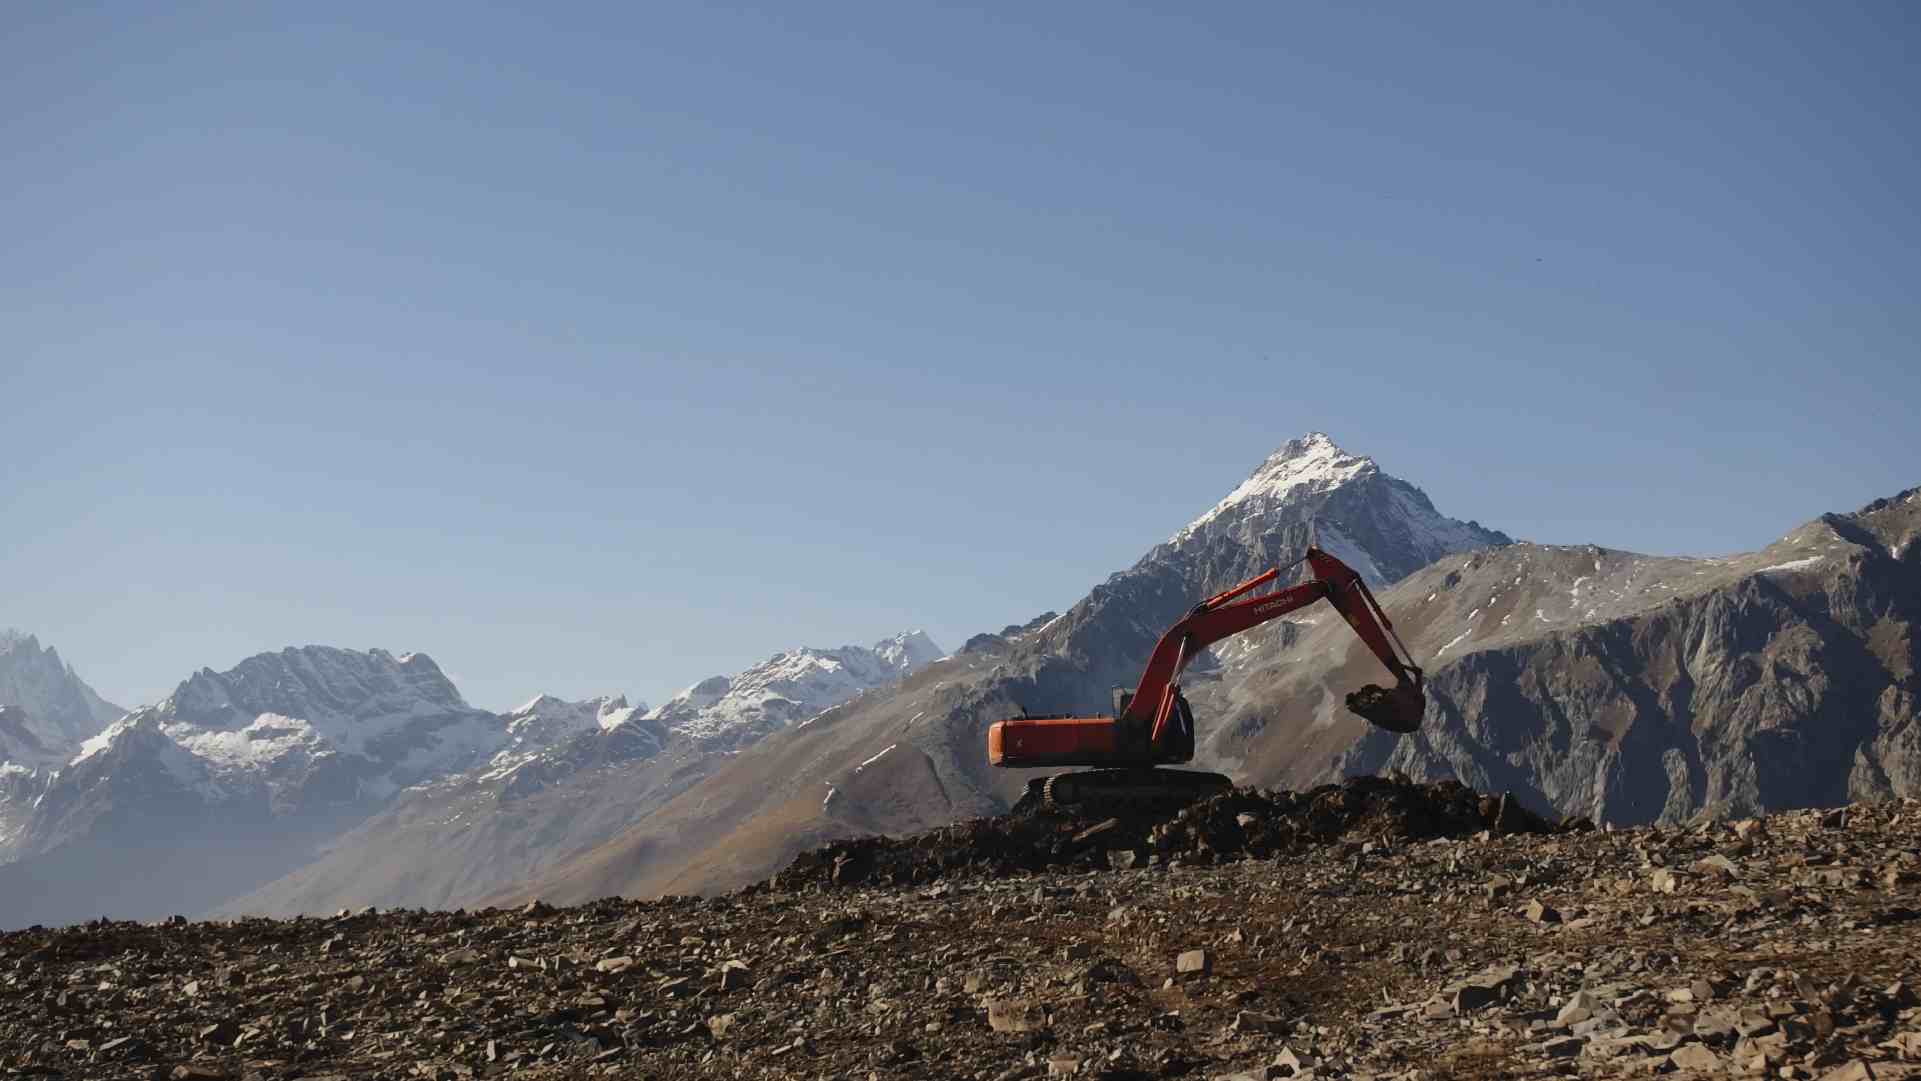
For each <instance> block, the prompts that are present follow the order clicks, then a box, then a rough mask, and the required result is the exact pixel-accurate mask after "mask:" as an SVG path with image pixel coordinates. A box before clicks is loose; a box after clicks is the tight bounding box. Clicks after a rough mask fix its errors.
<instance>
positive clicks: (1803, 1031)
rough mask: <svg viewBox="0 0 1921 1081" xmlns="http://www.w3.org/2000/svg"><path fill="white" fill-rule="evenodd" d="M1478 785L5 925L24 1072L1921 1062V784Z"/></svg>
mask: <svg viewBox="0 0 1921 1081" xmlns="http://www.w3.org/2000/svg"><path fill="white" fill-rule="evenodd" d="M1583 825H1584V824H1582V823H1574V824H1568V825H1565V826H1561V827H1553V828H1550V827H1549V826H1548V825H1547V824H1546V823H1544V822H1541V821H1540V820H1539V819H1536V818H1534V817H1533V816H1532V815H1528V814H1527V813H1526V812H1524V811H1523V810H1521V808H1520V807H1519V806H1518V805H1517V804H1516V803H1515V802H1514V801H1511V800H1508V801H1503V800H1497V799H1482V798H1481V797H1479V796H1477V795H1476V794H1474V793H1472V792H1469V791H1467V790H1466V789H1462V788H1460V787H1459V786H1458V785H1437V786H1418V785H1413V784H1408V783H1406V782H1402V781H1378V780H1362V781H1354V782H1349V783H1348V784H1345V785H1342V786H1338V787H1330V788H1328V789H1323V790H1317V791H1315V792H1312V793H1304V794H1299V795H1293V794H1266V793H1250V792H1240V791H1237V792H1233V793H1228V794H1225V795H1222V796H1219V797H1216V798H1215V799H1213V800H1210V801H1208V802H1207V803H1205V804H1202V805H1197V806H1196V807H1192V808H1189V809H1187V810H1186V811H1183V812H1181V813H1180V814H1179V815H1177V816H1174V817H1172V818H1170V819H1167V820H1164V821H1163V820H1154V819H1153V818H1152V816H1147V817H1140V816H1136V817H1132V818H1115V819H1101V820H1099V821H1092V820H1087V819H1074V818H1068V817H1064V816H1058V815H1050V814H1047V813H1045V812H1029V813H1023V814H1017V815H1010V816H1008V817H1007V818H1004V819H996V820H988V821H984V822H980V823H972V824H967V825H963V826H956V827H950V828H949V829H945V830H940V831H936V832H935V833H932V834H928V835H925V836H923V837H920V838H913V839H908V840H905V841H868V842H854V843H851V844H843V845H837V846H834V847H832V848H829V849H826V850H823V851H822V852H820V853H815V854H812V855H810V856H808V857H803V858H802V859H801V860H800V861H797V863H796V864H795V866H794V867H792V868H790V869H788V870H787V871H786V872H784V873H783V874H782V875H780V876H778V877H777V878H776V880H775V881H774V882H773V883H772V884H769V885H767V886H763V887H757V888H755V889H752V890H749V891H746V892H743V893H740V894H736V895H733V896H729V897H722V898H714V899H707V900H700V899H693V898H668V899H663V900H656V901H643V902H632V901H622V900H613V899H609V900H604V901H599V902H595V903H592V904H587V905H581V906H577V907H572V908H563V909H556V908H550V907H547V906H543V905H539V904H535V905H532V906H529V907H528V908H526V909H523V910H513V911H492V910H490V911H486V912H479V913H462V912H453V913H445V912H419V911H396V912H381V913H373V912H363V913H355V914H342V915H340V916H338V917H335V918H328V919H298V920H291V921H274V920H262V919H247V920H238V921H231V922H213V923H190V922H187V921H184V920H177V919H176V920H172V921H167V922H165V923H162V924H134V923H95V924H89V925H83V926H77V927H71V928H66V929H61V930H45V929H32V930H26V931H18V932H11V933H7V934H4V935H0V1074H6V1075H14V1074H17V1075H40V1076H49V1077H142V1078H145V1077H159V1078H220V1077H225V1078H234V1079H240V1078H246V1077H259V1078H263V1079H283V1078H297V1077H309V1078H321V1077H342V1078H345V1077H353V1078H360V1077H382V1078H386V1077H393V1078H407V1077H415V1078H432V1079H449V1078H467V1077H494V1076H501V1075H509V1074H511V1075H513V1076H515V1077H524V1078H560V1077H634V1078H643V1077H658V1078H680V1077H715V1078H730V1079H735V1078H739V1079H745V1078H763V1077H765V1078H786V1077H797V1078H868V1077H872V1078H946V1077H955V1078H973V1079H1000V1078H1006V1079H1012V1078H1028V1077H1044V1076H1072V1077H1082V1078H1106V1079H1109V1081H1119V1079H1125V1078H1163V1077H1191V1078H1197V1079H1213V1078H1230V1077H1231V1078H1270V1077H1316V1078H1365V1077H1373V1078H1383V1079H1385V1078H1405V1079H1408V1081H1415V1079H1428V1081H1443V1079H1448V1078H1477V1077H1546V1076H1550V1075H1577V1076H1597V1077H1614V1076H1639V1075H1642V1074H1671V1075H1674V1076H1677V1077H1716V1078H1720V1077H1743V1076H1750V1077H1764V1076H1765V1077H1775V1078H1845V1079H1860V1078H1870V1077H1871V1078H1881V1079H1890V1078H1909V1077H1921V1005H1918V1004H1917V999H1916V996H1915V992H1914V990H1913V989H1914V988H1915V987H1916V986H1917V985H1921V802H1917V801H1912V800H1910V801H1905V802H1902V801H1894V802H1887V803H1879V804H1873V805H1858V806H1854V807H1849V808H1845V809H1835V810H1823V811H1807V812H1796V813H1790V814H1784V815H1778V816H1774V817H1770V818H1767V819H1757V820H1746V821H1740V822H1731V823H1715V824H1704V825H1701V826H1698V827H1692V828H1688V829H1672V830H1652V829H1649V830H1632V831H1621V832H1609V831H1596V830H1591V829H1583V828H1581V827H1582V826H1583Z"/></svg>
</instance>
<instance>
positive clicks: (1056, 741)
mask: <svg viewBox="0 0 1921 1081" xmlns="http://www.w3.org/2000/svg"><path fill="white" fill-rule="evenodd" d="M1304 561H1305V562H1306V563H1307V565H1308V567H1309V569H1310V571H1311V572H1312V575H1311V577H1310V578H1309V579H1308V580H1307V581H1305V582H1302V583H1301V584H1299V585H1295V586H1290V587H1288V588H1285V589H1280V590H1276V591H1274V592H1272V593H1266V594H1262V595H1259V596H1252V595H1251V594H1253V593H1254V591H1255V590H1257V589H1259V588H1260V587H1262V586H1264V585H1267V584H1268V583H1270V582H1272V581H1274V580H1275V579H1277V578H1279V577H1280V576H1281V572H1282V570H1284V569H1285V568H1276V569H1274V570H1270V571H1268V572H1266V573H1265V574H1261V575H1258V576H1256V577H1254V578H1251V579H1249V580H1248V581H1245V582H1242V583H1241V584H1240V585H1238V586H1235V587H1234V588H1233V589H1229V590H1226V591H1225V592H1222V593H1218V594H1215V595H1214V596H1212V597H1209V598H1208V599H1207V600H1205V601H1202V602H1201V603H1200V604H1198V605H1196V606H1195V607H1194V609H1193V610H1192V611H1190V612H1189V613H1188V614H1187V615H1186V616H1184V617H1183V618H1182V619H1181V620H1180V621H1179V622H1177V623H1175V624H1174V625H1173V626H1172V627H1169V628H1168V629H1167V633H1165V634H1163V635H1161V639H1160V641H1159V642H1158V643H1156V644H1155V646H1154V652H1153V654H1152V655H1151V656H1149V658H1148V660H1147V667H1146V669H1145V670H1143V671H1142V672H1141V679H1140V683H1139V684H1138V685H1137V686H1136V687H1135V689H1134V693H1133V694H1132V695H1129V696H1125V697H1124V698H1122V700H1121V701H1119V702H1117V703H1116V704H1115V711H1114V712H1115V715H1114V716H1111V717H1106V716H1101V717H1087V716H1067V715H1062V716H1047V717H1030V716H1027V715H1025V714H1023V715H1021V716H1019V717H1010V718H1008V719H1006V720H1001V721H995V722H994V723H993V724H991V725H989V726H988V730H987V758H988V761H989V762H991V763H993V764H994V765H996V766H1018V767H1026V766H1099V767H1118V768H1120V769H1121V770H1140V769H1147V768H1149V767H1153V766H1157V765H1161V764H1166V763H1170V762H1185V761H1187V760H1189V759H1191V758H1192V757H1193V756H1194V739H1193V735H1194V732H1193V726H1192V723H1191V722H1192V715H1191V714H1190V713H1189V712H1188V709H1187V702H1186V700H1185V699H1184V698H1182V697H1181V689H1180V677H1181V671H1182V669H1184V668H1186V667H1187V664H1188V662H1189V661H1191V660H1193V659H1194V655H1195V654H1197V653H1199V652H1200V651H1201V650H1203V649H1206V648H1207V647H1208V646H1210V645H1213V644H1214V643H1215V642H1218V641H1220V640H1221V639H1223V638H1227V637H1229V636H1231V635H1236V634H1239V633H1241V632H1242V631H1246V630H1249V629H1251V628H1254V627H1258V626H1260V625H1261V624H1263V623H1266V622H1267V621H1269V620H1271V619H1279V618H1280V617H1281V616H1284V615H1287V614H1288V613H1289V612H1295V611H1299V610H1300V609H1302V608H1305V607H1307V606H1308V605H1310V604H1313V603H1314V602H1316V601H1326V602H1328V604H1330V605H1331V606H1333V608H1334V610H1335V611H1337V612H1339V613H1340V614H1341V618H1342V619H1343V620H1346V621H1347V625H1348V626H1349V627H1352V628H1353V629H1354V633H1355V634H1358V635H1360V637H1361V641H1362V642H1365V643H1366V644H1367V648H1368V649H1369V650H1370V651H1372V652H1373V654H1374V656H1375V657H1377V658H1379V660H1380V662H1381V665H1382V666H1383V667H1385V668H1386V669H1387V670H1388V674H1390V675H1392V676H1393V677H1394V686H1393V687H1391V688H1383V687H1378V686H1374V685H1372V684H1369V685H1368V686H1365V687H1362V688H1361V689H1360V690H1358V691H1356V692H1354V693H1353V694H1350V695H1348V696H1347V708H1349V709H1351V710H1353V711H1354V712H1355V713H1358V714H1360V715H1361V716H1362V717H1365V718H1366V719H1367V720H1368V721H1369V722H1370V723H1372V724H1374V725H1376V726H1378V727H1381V728H1385V729H1388V730H1389V731H1393V732H1412V731H1414V730H1415V729H1417V728H1419V727H1420V724H1421V714H1422V712H1423V711H1424V710H1425V709H1426V707H1427V697H1426V695H1425V693H1424V692H1423V690H1422V686H1421V670H1420V669H1419V668H1417V667H1415V665H1414V664H1413V662H1412V659H1411V658H1410V657H1409V656H1408V652H1407V647H1406V646H1404V645H1402V644H1401V640H1400V639H1399V638H1398V637H1396V636H1395V634H1394V625H1393V624H1392V623H1390V622H1388V618H1387V614H1386V613H1384V612H1382V611H1381V606H1380V604H1379V603H1378V602H1376V601H1375V599H1374V594H1373V593H1372V592H1370V591H1369V590H1368V588H1367V584H1366V583H1365V582H1363V581H1361V576H1360V575H1358V574H1356V573H1354V571H1353V570H1352V569H1351V568H1349V567H1348V566H1347V565H1346V564H1345V563H1342V562H1341V561H1340V560H1338V559H1336V558H1334V557H1333V556H1331V555H1329V554H1327V553H1326V552H1323V551H1321V550H1320V549H1319V548H1309V549H1308V550H1307V555H1306V556H1305V557H1304ZM1176 720H1178V722H1179V723H1178V725H1177V724H1175V723H1173V722H1175V721H1176ZM1111 772H1112V770H1111V769H1110V773H1111ZM1162 772H1163V773H1164V772H1166V771H1162ZM1090 776H1092V775H1088V774H1083V775H1079V777H1080V778H1081V779H1082V781H1085V779H1086V778H1087V777H1090ZM1190 776H1202V777H1214V778H1216V779H1217V780H1218V781H1219V783H1220V784H1226V783H1227V781H1226V779H1225V778H1220V777H1218V775H1215V774H1204V775H1202V774H1194V775H1190ZM1073 780H1074V778H1073V777H1072V776H1067V777H1056V778H1052V779H1050V780H1049V782H1048V783H1049V784H1050V785H1057V784H1060V783H1062V782H1063V781H1073ZM1128 784H1130V785H1132V784H1134V781H1132V780H1130V781H1128ZM1081 786H1082V787H1085V785H1084V784H1082V785H1081ZM1049 791H1050V792H1052V791H1053V790H1052V789H1051V788H1050V789H1049ZM1050 798H1052V797H1050Z"/></svg>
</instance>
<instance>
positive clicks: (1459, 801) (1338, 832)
mask: <svg viewBox="0 0 1921 1081" xmlns="http://www.w3.org/2000/svg"><path fill="white" fill-rule="evenodd" d="M1585 825H1586V823H1585V822H1581V823H1574V824H1569V825H1563V826H1560V827H1554V826H1550V825H1549V824H1548V822H1547V821H1546V820H1544V819H1542V818H1541V817H1540V816H1539V815H1536V814H1534V813H1533V812H1531V811H1529V810H1527V809H1526V808H1524V807H1522V806H1521V804H1520V802H1519V801H1518V800H1516V799H1515V798H1514V796H1513V795H1512V794H1511V793H1510V794H1508V795H1504V796H1501V797H1499V798H1496V797H1492V796H1483V795H1481V794H1479V793H1477V792H1475V791H1474V790H1473V789H1471V788H1468V787H1467V786H1465V785H1463V784H1461V783H1460V782H1458V781H1441V782H1438V783H1435V784H1415V783H1413V782H1411V781H1408V780H1406V779H1404V778H1396V779H1385V778H1379V777H1351V778H1349V779H1347V780H1345V781H1342V782H1341V783H1339V784H1330V785H1323V786H1321V787H1320V788H1316V789H1313V790H1311V791H1307V792H1284V791H1272V792H1269V791H1258V790H1255V789H1246V788H1236V789H1232V790H1230V791H1227V792H1223V793H1221V794H1219V795H1217V796H1212V797H1209V798H1208V799H1205V800H1202V801H1200V802H1198V803H1194V804H1190V805H1189V806H1187V807H1184V808H1180V809H1178V810H1173V811H1162V812H1159V813H1156V812H1152V811H1142V812H1137V813H1133V814H1124V815H1118V816H1113V817H1099V818H1096V817H1090V816H1086V815H1079V814H1074V813H1070V812H1067V811H1063V810H1060V809H1058V808H1051V807H1046V806H1037V807H1022V808H1017V809H1016V811H1014V812H1012V813H1009V814H1006V815H1002V816H1000V817H998V818H978V819H974V820H973V821H970V822H961V823H957V824H955V825H952V826H944V827H942V828H940V829H937V830H930V831H928V832H926V833H922V834H918V835H916V836H913V837H900V838H894V837H862V838H857V839H855V840H850V841H838V842H835V843H834V844H831V845H827V846H825V847H823V848H819V849H816V850H814V851H812V852H807V853H803V854H801V855H800V856H799V857H797V858H796V859H795V860H794V862H793V863H792V864H790V865H789V866H788V867H787V869H786V870H784V871H782V872H780V874H778V875H776V876H775V877H774V881H773V885H774V887H775V888H777V889H783V890H789V889H804V888H807V887H815V886H837V885H838V886H848V885H860V884H878V885H919V884H923V883H930V882H934V881H937V880H939V879H942V878H948V877H953V876H961V875H1007V874H1013V873H1016V872H1021V871H1040V870H1045V869H1049V868H1067V869H1080V870H1101V869H1108V868H1127V867H1142V866H1149V865H1152V864H1154V863H1160V862H1168V861H1172V860H1175V859H1179V860H1182V861H1184V862H1187V863H1212V862H1214V861H1215V860H1220V859H1235V858H1253V859H1263V858H1271V857H1274V856H1277V855H1283V854H1285V853H1287V852H1289V851H1291V850H1295V849H1298V848H1300V847H1303V846H1306V845H1314V844H1326V843H1329V842H1332V841H1340V840H1355V841H1390V842H1392V841H1404V840H1426V839H1429V838H1433V837H1459V836H1466V835H1469V834H1474V833H1479V832H1481V831H1482V830H1491V831H1493V832H1495V833H1497V834H1514V833H1547V832H1551V831H1553V830H1555V829H1574V828H1581V827H1583V826H1585Z"/></svg>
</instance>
